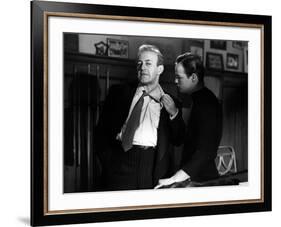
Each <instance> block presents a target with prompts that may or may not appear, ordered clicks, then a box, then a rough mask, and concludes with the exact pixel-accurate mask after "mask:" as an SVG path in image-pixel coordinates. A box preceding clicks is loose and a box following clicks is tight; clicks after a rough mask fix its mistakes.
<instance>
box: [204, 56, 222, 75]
mask: <svg viewBox="0 0 281 227" xmlns="http://www.w3.org/2000/svg"><path fill="white" fill-rule="evenodd" d="M206 68H207V69H209V70H215V71H223V69H224V67H223V56H222V54H218V53H211V52H207V54H206Z"/></svg>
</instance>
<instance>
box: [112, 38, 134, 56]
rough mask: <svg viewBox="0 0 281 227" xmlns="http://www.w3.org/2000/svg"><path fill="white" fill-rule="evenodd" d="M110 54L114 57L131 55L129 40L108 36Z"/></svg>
mask: <svg viewBox="0 0 281 227" xmlns="http://www.w3.org/2000/svg"><path fill="white" fill-rule="evenodd" d="M107 45H108V56H109V57H114V58H128V57H129V42H128V41H127V40H119V39H112V38H107Z"/></svg>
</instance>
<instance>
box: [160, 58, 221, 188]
mask: <svg viewBox="0 0 281 227" xmlns="http://www.w3.org/2000/svg"><path fill="white" fill-rule="evenodd" d="M175 74H176V78H175V83H176V84H177V87H178V90H179V92H180V93H181V94H182V95H183V100H185V97H187V96H188V95H190V96H191V99H192V104H191V112H190V110H189V111H188V109H187V108H185V102H183V109H182V114H183V119H184V121H185V124H186V130H185V133H184V134H181V135H180V137H181V139H180V140H181V141H182V142H183V143H184V148H183V152H182V160H181V165H180V169H179V170H178V171H177V172H176V173H175V174H174V175H173V176H172V177H170V178H166V179H161V180H159V184H158V186H157V187H156V188H159V187H163V186H164V187H165V186H167V185H172V184H174V183H179V182H183V181H188V180H191V181H196V182H202V181H207V180H210V179H214V178H217V177H218V172H217V168H216V165H215V158H216V155H217V149H218V146H219V143H220V139H221V133H222V110H221V105H220V103H219V101H218V99H217V98H216V96H215V95H214V94H213V93H212V92H211V91H210V90H209V89H208V88H206V87H205V86H204V81H203V78H204V67H203V63H202V61H201V59H200V57H199V56H197V55H193V54H190V53H186V54H183V55H180V56H178V58H177V59H176V65H175ZM189 109H190V108H189Z"/></svg>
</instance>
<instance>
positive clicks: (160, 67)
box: [158, 65, 164, 75]
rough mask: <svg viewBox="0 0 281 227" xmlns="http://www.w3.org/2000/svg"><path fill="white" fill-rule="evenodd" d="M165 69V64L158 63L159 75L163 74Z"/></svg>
mask: <svg viewBox="0 0 281 227" xmlns="http://www.w3.org/2000/svg"><path fill="white" fill-rule="evenodd" d="M163 71H164V65H158V75H161V73H162V72H163Z"/></svg>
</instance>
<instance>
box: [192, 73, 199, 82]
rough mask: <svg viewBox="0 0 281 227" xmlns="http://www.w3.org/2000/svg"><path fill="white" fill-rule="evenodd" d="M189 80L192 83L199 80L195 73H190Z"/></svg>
mask: <svg viewBox="0 0 281 227" xmlns="http://www.w3.org/2000/svg"><path fill="white" fill-rule="evenodd" d="M191 80H192V82H193V83H197V82H198V81H199V80H198V76H197V74H196V73H192V74H191Z"/></svg>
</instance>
